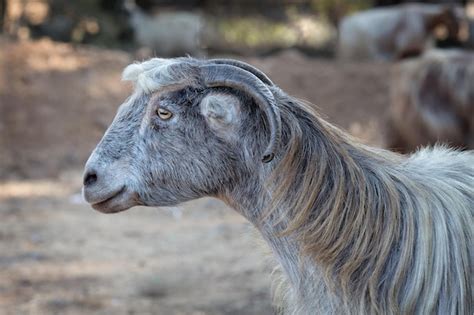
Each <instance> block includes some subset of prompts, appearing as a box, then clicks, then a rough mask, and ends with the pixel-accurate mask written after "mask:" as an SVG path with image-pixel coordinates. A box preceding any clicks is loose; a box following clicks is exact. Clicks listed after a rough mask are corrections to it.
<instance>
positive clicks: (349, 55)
mask: <svg viewBox="0 0 474 315" xmlns="http://www.w3.org/2000/svg"><path fill="white" fill-rule="evenodd" d="M463 17H464V13H463V9H462V8H461V7H450V6H443V5H433V4H405V5H399V6H390V7H384V8H376V9H371V10H367V11H363V12H359V13H355V14H353V15H350V16H348V17H346V18H344V19H343V20H342V22H341V23H340V26H339V39H338V56H339V57H340V58H341V59H367V60H374V61H393V60H398V59H401V58H404V57H408V56H415V55H419V54H420V53H421V52H423V51H424V50H425V48H426V47H427V46H429V45H430V39H431V37H432V33H433V31H434V30H435V28H436V27H438V26H442V25H443V26H445V27H446V30H447V34H446V35H447V37H450V38H457V36H458V32H459V27H460V21H461V20H462V19H463Z"/></svg>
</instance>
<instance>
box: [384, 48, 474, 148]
mask: <svg viewBox="0 0 474 315" xmlns="http://www.w3.org/2000/svg"><path fill="white" fill-rule="evenodd" d="M472 82H474V53H472V52H469V51H463V50H432V51H429V52H427V53H426V54H425V55H424V56H423V57H421V58H417V59H412V60H408V61H404V62H402V63H400V64H398V65H396V66H395V67H394V70H393V74H392V83H391V84H390V87H391V106H390V115H389V119H390V121H389V128H390V129H389V132H388V134H389V136H388V141H387V142H388V146H389V147H390V148H392V149H396V150H398V151H401V152H410V151H413V150H415V149H416V148H417V147H419V146H422V145H428V144H435V143H436V142H447V143H449V144H450V145H452V146H457V147H461V148H469V149H474V86H473V83H472Z"/></svg>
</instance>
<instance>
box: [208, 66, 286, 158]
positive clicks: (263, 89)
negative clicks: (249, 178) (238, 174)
mask: <svg viewBox="0 0 474 315" xmlns="http://www.w3.org/2000/svg"><path fill="white" fill-rule="evenodd" d="M200 69H201V75H202V78H203V80H204V84H205V85H206V86H207V87H230V88H234V89H236V90H240V91H242V92H245V93H247V94H248V95H250V96H251V97H252V98H253V99H254V101H255V103H257V105H258V107H260V109H261V110H262V111H263V112H264V113H265V115H266V117H267V121H268V124H269V127H270V142H269V143H268V146H267V148H266V150H265V152H264V154H263V158H262V162H264V163H268V162H270V161H271V160H273V158H274V156H275V150H276V148H277V147H278V145H279V143H280V138H281V120H280V113H279V111H278V108H277V107H276V104H275V98H274V97H273V94H272V92H271V91H270V89H269V88H268V86H266V85H265V84H264V83H263V82H262V81H261V80H260V79H259V78H258V77H257V76H255V75H254V74H252V73H250V72H249V71H246V70H243V69H241V68H240V67H236V66H233V65H228V64H211V65H203V66H201V67H200Z"/></svg>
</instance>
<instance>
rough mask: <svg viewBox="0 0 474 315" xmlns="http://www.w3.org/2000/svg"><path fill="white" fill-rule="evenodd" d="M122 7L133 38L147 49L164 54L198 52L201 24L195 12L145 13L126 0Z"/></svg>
mask: <svg viewBox="0 0 474 315" xmlns="http://www.w3.org/2000/svg"><path fill="white" fill-rule="evenodd" d="M126 8H127V11H128V13H129V22H130V25H131V27H132V29H133V31H134V34H135V39H136V41H137V42H138V44H140V45H141V46H144V47H148V48H151V49H152V50H153V52H154V54H156V55H159V56H165V57H172V56H183V55H186V54H190V55H201V54H202V47H201V46H202V44H201V37H202V32H203V29H204V27H205V23H204V19H203V18H202V16H201V15H200V14H199V13H197V12H191V11H165V12H158V13H153V12H146V11H144V10H143V9H142V8H141V7H139V6H137V5H134V4H133V2H130V1H129V2H127V5H126Z"/></svg>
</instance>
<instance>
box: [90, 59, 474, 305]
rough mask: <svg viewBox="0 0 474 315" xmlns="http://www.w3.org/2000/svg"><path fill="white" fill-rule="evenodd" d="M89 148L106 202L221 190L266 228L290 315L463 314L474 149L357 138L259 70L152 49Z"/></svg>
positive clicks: (105, 206) (127, 203) (95, 184)
mask: <svg viewBox="0 0 474 315" xmlns="http://www.w3.org/2000/svg"><path fill="white" fill-rule="evenodd" d="M123 78H124V79H125V80H131V81H133V82H134V83H135V87H136V88H135V92H134V94H133V95H132V96H131V97H130V98H129V99H128V100H127V101H126V102H125V103H124V104H123V105H122V106H121V107H120V109H119V111H118V114H117V116H116V117H115V120H114V121H113V123H112V125H111V126H110V127H109V129H108V130H107V132H106V133H105V135H104V137H103V139H102V140H101V142H100V143H99V145H98V146H97V148H96V149H95V150H94V152H93V153H92V155H91V157H90V158H89V160H88V162H87V165H86V169H85V174H84V196H85V199H86V200H87V201H88V202H89V203H91V204H92V206H93V207H94V208H95V209H97V210H99V211H102V212H106V213H112V212H117V211H122V210H126V209H128V208H130V207H132V206H135V205H147V206H165V205H175V204H177V203H180V202H183V201H187V200H191V199H195V198H200V197H204V196H212V197H217V198H220V199H222V200H224V201H225V202H227V203H228V204H229V205H231V206H232V207H233V208H235V209H236V210H237V211H238V212H239V213H241V214H242V215H243V216H245V217H246V218H247V219H248V220H249V221H250V222H252V223H253V224H254V225H255V226H256V228H257V229H258V230H259V231H260V232H261V233H262V235H263V238H264V239H265V240H266V241H267V242H268V243H269V245H270V247H271V248H272V250H273V252H274V253H275V255H276V257H277V260H278V262H279V263H280V265H281V268H282V272H283V274H284V279H285V280H284V281H283V282H282V283H281V285H280V286H279V288H280V290H278V293H277V294H279V295H278V298H277V300H278V301H283V302H282V303H280V304H279V307H280V310H282V311H283V312H285V313H288V314H341V313H354V314H356V313H357V314H367V313H378V314H380V313H382V314H414V313H418V314H434V313H437V314H471V313H472V311H473V310H472V305H473V301H472V287H471V284H472V279H471V274H472V256H473V252H472V241H473V228H472V227H473V212H474V186H473V185H472V183H473V182H474V154H473V152H456V151H452V150H449V149H446V148H441V147H436V148H432V149H426V150H423V151H420V152H418V153H417V154H415V155H413V156H410V157H403V156H400V155H397V154H394V153H390V152H388V151H383V150H378V149H374V148H370V147H366V146H364V145H361V144H359V143H357V142H356V141H354V140H353V139H351V138H350V137H349V136H348V135H347V134H346V133H344V132H342V131H340V130H339V129H337V128H335V127H334V126H332V125H330V124H329V123H327V122H325V121H324V120H322V119H321V118H320V117H319V115H318V114H317V113H315V112H314V110H313V109H312V108H311V106H308V105H306V104H305V103H303V102H300V101H298V100H296V99H294V98H292V97H290V96H288V95H287V94H285V93H284V92H283V91H281V90H280V89H279V88H278V87H276V86H275V85H273V83H272V81H271V80H270V79H269V78H268V77H266V76H265V74H263V73H261V72H260V71H258V70H257V69H255V68H253V67H251V66H249V65H247V64H243V63H240V62H238V61H231V60H210V61H201V60H196V59H191V58H180V59H168V60H166V59H151V60H149V61H147V62H144V63H141V64H133V65H130V66H129V67H127V68H126V69H125V71H124V74H123Z"/></svg>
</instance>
